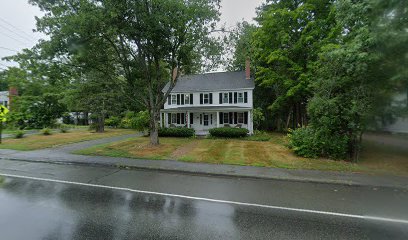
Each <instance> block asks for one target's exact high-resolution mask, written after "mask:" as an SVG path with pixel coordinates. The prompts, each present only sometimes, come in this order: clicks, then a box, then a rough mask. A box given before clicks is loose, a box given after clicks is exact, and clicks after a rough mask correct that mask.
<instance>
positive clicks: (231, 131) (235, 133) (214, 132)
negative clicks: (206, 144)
mask: <svg viewBox="0 0 408 240" xmlns="http://www.w3.org/2000/svg"><path fill="white" fill-rule="evenodd" d="M210 134H211V136H213V137H224V138H240V137H246V136H247V135H248V129H246V128H228V127H223V128H213V129H210Z"/></svg>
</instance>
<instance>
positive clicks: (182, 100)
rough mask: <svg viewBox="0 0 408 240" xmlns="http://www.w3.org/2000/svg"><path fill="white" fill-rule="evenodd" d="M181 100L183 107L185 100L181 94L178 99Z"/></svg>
mask: <svg viewBox="0 0 408 240" xmlns="http://www.w3.org/2000/svg"><path fill="white" fill-rule="evenodd" d="M180 98H181V99H180V100H181V105H184V100H185V98H184V94H181V97H180Z"/></svg>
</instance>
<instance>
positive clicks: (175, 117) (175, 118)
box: [171, 113, 177, 124]
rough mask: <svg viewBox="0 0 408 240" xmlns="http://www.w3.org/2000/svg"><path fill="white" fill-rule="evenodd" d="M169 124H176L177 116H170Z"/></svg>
mask: <svg viewBox="0 0 408 240" xmlns="http://www.w3.org/2000/svg"><path fill="white" fill-rule="evenodd" d="M171 123H172V124H177V114H176V113H172V114H171Z"/></svg>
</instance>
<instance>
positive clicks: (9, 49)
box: [0, 46, 18, 52]
mask: <svg viewBox="0 0 408 240" xmlns="http://www.w3.org/2000/svg"><path fill="white" fill-rule="evenodd" d="M0 49H4V50H8V51H12V52H18V51H17V50H14V49H11V48H6V47H1V46H0Z"/></svg>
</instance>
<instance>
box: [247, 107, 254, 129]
mask: <svg viewBox="0 0 408 240" xmlns="http://www.w3.org/2000/svg"><path fill="white" fill-rule="evenodd" d="M248 131H249V134H251V135H252V134H253V133H254V127H253V122H252V115H251V111H248Z"/></svg>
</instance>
